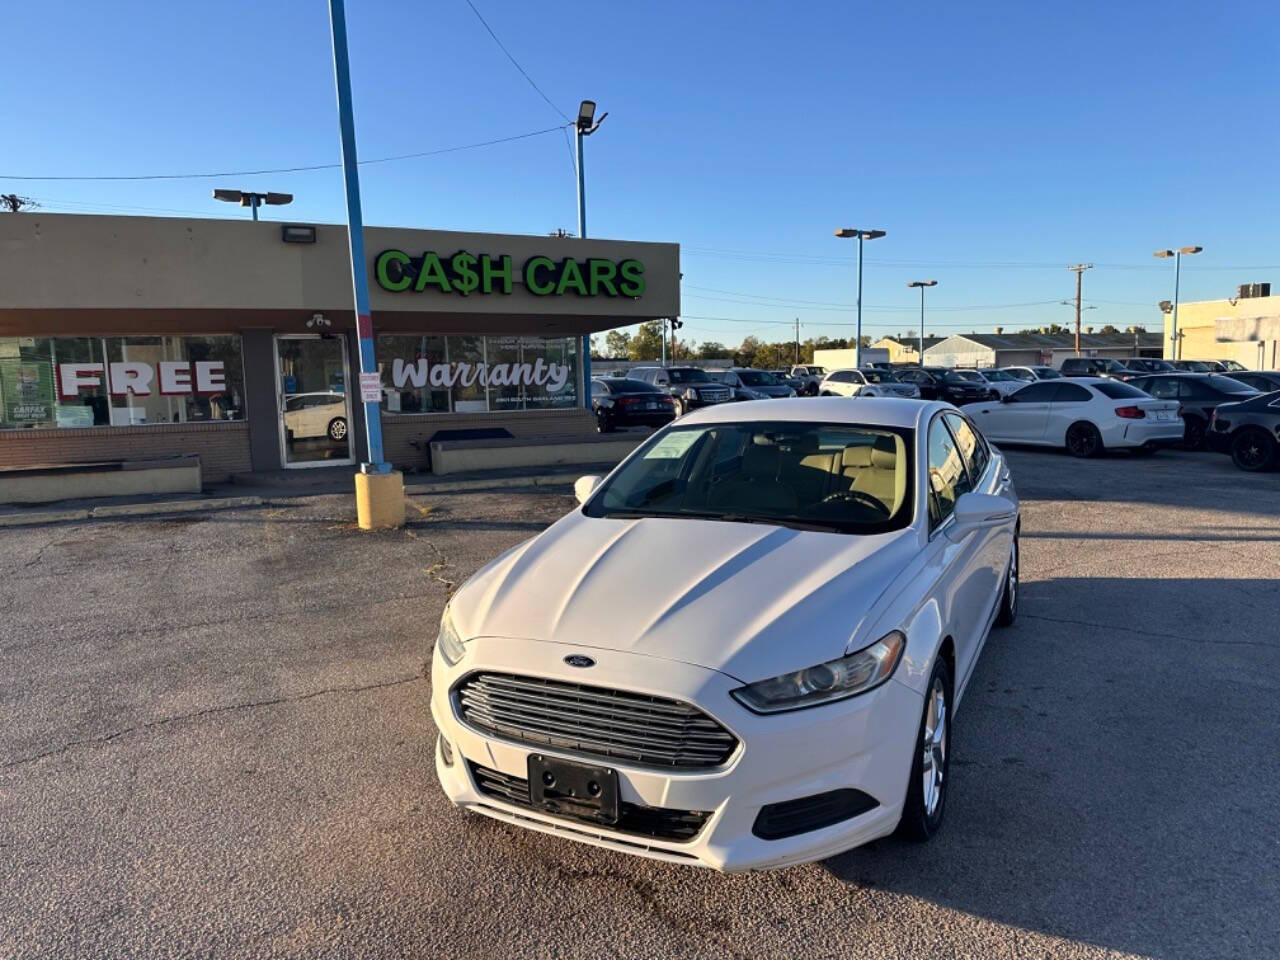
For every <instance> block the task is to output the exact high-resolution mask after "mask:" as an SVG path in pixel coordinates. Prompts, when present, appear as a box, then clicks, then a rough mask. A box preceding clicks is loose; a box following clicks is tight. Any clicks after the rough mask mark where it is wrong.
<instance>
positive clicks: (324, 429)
mask: <svg viewBox="0 0 1280 960" xmlns="http://www.w3.org/2000/svg"><path fill="white" fill-rule="evenodd" d="M284 428H285V430H286V431H288V436H289V437H290V438H291V439H294V440H307V439H311V438H312V437H328V438H329V439H330V440H333V441H334V442H335V443H337V442H341V441H343V440H346V439H347V399H346V397H345V396H343V395H342V394H341V393H295V394H292V395H291V396H288V397H285V401H284Z"/></svg>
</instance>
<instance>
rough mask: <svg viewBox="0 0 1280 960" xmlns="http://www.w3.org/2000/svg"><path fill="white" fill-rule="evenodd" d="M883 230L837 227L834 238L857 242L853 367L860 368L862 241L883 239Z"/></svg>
mask: <svg viewBox="0 0 1280 960" xmlns="http://www.w3.org/2000/svg"><path fill="white" fill-rule="evenodd" d="M884 235H885V232H884V231H883V230H864V229H862V228H861V227H838V228H837V229H836V237H837V238H838V239H841V240H857V241H858V330H857V339H856V340H855V341H854V350H853V365H854V366H855V367H858V368H859V369H861V367H862V241H864V240H878V239H879V238H880V237H883V236H884Z"/></svg>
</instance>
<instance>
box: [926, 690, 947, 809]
mask: <svg viewBox="0 0 1280 960" xmlns="http://www.w3.org/2000/svg"><path fill="white" fill-rule="evenodd" d="M920 750H921V754H920V769H921V772H922V776H923V778H924V781H923V784H922V786H923V788H924V789H923V797H924V812H925V813H926V814H927V815H928V816H930V817H932V816H933V815H934V814H935V813H937V812H938V807H940V806H941V805H942V791H943V782H942V780H943V776H944V775H945V773H946V768H947V762H946V761H947V691H946V689H945V688H944V687H943V685H942V678H941V677H934V679H933V684H932V686H930V688H929V708H928V710H927V711H926V713H925V719H924V737H923V739H922V743H921V745H920Z"/></svg>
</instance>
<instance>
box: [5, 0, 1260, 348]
mask: <svg viewBox="0 0 1280 960" xmlns="http://www.w3.org/2000/svg"><path fill="white" fill-rule="evenodd" d="M474 2H475V3H476V5H477V7H478V9H479V10H480V11H481V12H482V13H483V14H484V15H485V17H486V18H487V19H488V21H489V23H490V24H491V26H492V27H493V29H494V30H495V32H496V33H497V34H498V36H499V37H501V38H502V40H503V42H504V43H505V44H506V46H507V47H508V49H509V50H510V51H511V52H512V54H513V55H514V56H515V57H516V59H517V60H519V61H520V63H521V65H522V66H523V67H524V68H525V70H526V71H527V72H528V73H529V74H530V75H531V76H532V77H533V79H534V80H535V81H536V82H537V83H538V85H539V86H540V87H541V89H542V90H544V91H545V92H546V94H547V96H548V97H549V98H550V99H551V100H552V101H553V102H554V103H555V104H556V105H557V106H558V107H559V108H560V110H563V111H564V113H566V114H569V115H572V114H573V113H575V112H576V105H577V103H578V101H579V100H580V99H582V98H583V97H593V98H594V99H596V100H597V101H598V102H599V104H600V109H601V110H602V111H603V110H608V111H609V118H608V120H606V121H605V124H604V126H603V127H602V128H601V130H600V131H599V133H597V134H596V135H595V136H593V137H592V138H591V139H590V140H588V142H587V148H588V153H587V161H586V172H587V178H588V209H589V219H588V226H589V232H590V234H591V235H593V236H608V237H619V238H631V239H646V240H668V241H676V242H679V243H680V244H681V245H682V247H683V265H684V273H685V288H684V300H683V304H684V312H685V315H686V318H687V320H686V328H685V330H683V331H682V333H683V334H684V335H685V336H686V337H687V338H689V339H693V340H720V341H724V342H727V343H731V344H732V343H737V342H738V341H739V340H740V339H741V338H742V337H743V336H744V335H747V334H753V335H756V336H762V337H768V338H771V339H785V338H787V337H788V336H789V335H790V331H789V329H788V328H787V327H786V326H784V325H783V323H784V322H785V323H790V322H791V321H792V320H793V318H795V317H799V318H800V319H801V322H802V324H803V328H802V334H803V335H806V336H809V335H822V334H826V335H834V336H844V335H849V333H850V332H851V329H852V327H851V324H852V321H853V311H852V308H851V306H848V305H849V304H851V303H852V301H853V297H854V293H853V291H854V271H853V261H852V254H853V245H852V244H851V243H850V242H849V241H838V240H836V239H834V238H833V237H832V230H833V229H834V228H835V227H837V226H842V225H852V226H864V227H876V228H881V229H884V230H886V231H888V236H887V237H885V238H884V239H881V240H877V241H874V242H873V243H870V244H868V245H867V261H868V262H867V269H866V278H865V288H864V312H863V316H864V331H865V332H868V333H872V334H880V333H885V332H895V331H905V330H906V329H908V328H914V327H916V325H917V323H918V317H917V313H916V311H917V310H918V299H917V292H916V291H914V290H909V289H908V288H907V287H906V282H907V281H908V280H911V279H920V278H933V279H937V280H938V283H939V285H938V286H937V287H936V288H934V289H933V290H931V291H930V292H929V310H928V321H927V324H928V327H929V329H930V332H935V333H951V332H963V331H964V330H990V329H991V328H992V327H994V326H998V325H999V326H1004V327H1006V328H1010V329H1016V328H1019V327H1023V326H1034V325H1040V324H1044V323H1049V322H1054V321H1057V322H1064V323H1065V322H1068V321H1069V320H1070V319H1071V317H1072V311H1071V309H1070V308H1068V307H1066V306H1062V305H1060V304H1058V303H1057V302H1056V301H1058V300H1061V299H1069V298H1070V297H1071V296H1073V295H1074V286H1073V284H1074V277H1073V275H1072V274H1071V273H1069V272H1068V271H1067V270H1066V266H1067V265H1068V264H1070V263H1075V262H1080V261H1092V262H1094V263H1095V264H1097V266H1096V268H1095V269H1093V270H1091V271H1089V272H1088V273H1087V274H1086V275H1085V300H1086V302H1087V303H1090V304H1093V305H1095V307H1096V309H1093V310H1090V311H1088V312H1087V313H1085V315H1084V317H1085V320H1084V322H1085V323H1086V324H1092V325H1095V326H1101V325H1103V324H1106V323H1113V324H1116V325H1117V326H1124V325H1127V324H1130V323H1145V324H1147V325H1148V326H1149V327H1150V328H1155V327H1156V326H1157V325H1158V322H1159V312H1158V310H1157V309H1156V308H1155V306H1154V304H1155V303H1156V302H1157V301H1158V300H1161V299H1165V298H1168V297H1169V296H1171V294H1172V284H1173V278H1172V268H1171V266H1169V265H1167V264H1163V263H1161V262H1159V261H1156V260H1154V259H1153V258H1152V256H1151V252H1152V251H1153V250H1155V249H1157V248H1159V247H1166V246H1179V245H1184V244H1193V243H1194V244H1201V245H1203V246H1204V247H1205V252H1204V253H1203V254H1200V255H1199V256H1197V257H1194V258H1189V259H1188V260H1186V261H1185V263H1184V270H1183V287H1182V293H1183V299H1184V300H1191V299H1206V298H1216V297H1221V296H1226V295H1229V294H1230V293H1232V292H1233V291H1234V288H1235V285H1236V284H1237V283H1241V282H1245V281H1255V280H1275V281H1277V282H1280V231H1278V230H1277V225H1278V223H1280V217H1278V214H1280V199H1278V195H1277V190H1276V171H1277V168H1278V166H1280V164H1278V157H1280V133H1277V124H1276V122H1275V105H1276V103H1277V102H1278V99H1280V98H1278V95H1280V76H1278V74H1277V71H1276V70H1275V68H1274V64H1275V63H1276V60H1277V55H1278V54H1280V51H1278V50H1277V45H1278V44H1277V40H1278V39H1280V28H1277V25H1276V18H1275V17H1274V16H1272V15H1271V14H1270V13H1269V12H1268V11H1267V10H1266V8H1265V6H1264V5H1262V4H1258V3H1253V4H1236V3H1230V2H1226V3H1215V4H1191V3H1185V2H1184V3H1176V2H1175V3H1172V4H1170V3H1167V2H1166V3H1123V4H1117V3H1079V4H1074V5H1067V4H1058V5H1052V6H1050V5H1046V4H1036V3H1025V2H1023V3H1007V4H992V3H974V4H964V5H960V4H937V5H931V4H923V3H899V4H872V3H850V2H830V3H829V2H813V3H809V4H797V3H794V2H792V3H764V2H753V3H728V2H722V3H712V2H688V0H686V2H683V3H670V2H666V0H659V2H650V3H646V4H621V3H598V2H596V3H590V2H577V0H574V2H553V0H546V2H542V3H536V4H531V3H527V2H516V0H474ZM347 7H348V20H349V24H350V31H351V48H352V49H351V60H352V71H353V84H354V91H355V94H354V95H355V101H356V113H357V133H358V139H359V150H360V155H361V157H362V159H372V158H376V157H382V156H387V155H392V154H400V153H409V152H416V151H426V150H434V149H441V148H446V147H452V146H458V145H463V144H470V143H475V142H478V141H483V140H491V139H496V138H500V137H507V136H512V135H516V134H522V133H527V132H531V131H536V130H541V129H545V128H549V127H553V126H555V125H556V124H558V123H562V122H563V121H562V119H561V117H560V116H559V114H558V113H557V112H556V111H555V110H554V109H553V108H552V107H551V106H549V105H548V104H547V103H546V102H544V100H543V99H542V98H541V97H540V96H539V95H538V93H537V92H535V91H534V90H533V89H531V88H530V86H529V85H528V84H527V83H526V81H525V80H524V78H522V77H521V76H520V74H519V73H518V72H517V71H516V70H515V68H514V67H513V66H512V65H511V63H510V62H509V61H508V60H507V59H506V57H505V56H504V55H503V53H502V51H501V50H500V49H499V48H498V47H497V46H496V45H495V44H494V42H493V40H492V39H491V38H490V37H489V35H488V34H487V33H486V32H485V30H484V28H483V27H482V26H481V24H480V22H479V21H478V20H477V19H476V17H475V15H474V14H473V13H472V11H471V9H470V8H469V7H468V5H467V3H466V2H465V0H435V2H432V3H416V2H412V0H399V2H394V3H393V2H389V0H348V4H347ZM6 34H7V36H9V37H10V38H14V37H17V38H20V40H19V41H18V42H7V43H6V47H5V55H4V57H3V58H0V85H2V86H3V89H5V90H6V91H8V92H9V95H8V96H7V97H6V98H5V101H4V104H3V106H0V118H3V121H4V129H5V134H6V135H5V137H4V138H3V141H0V142H2V143H3V149H0V192H6V193H7V192H10V191H16V192H19V193H22V194H26V195H30V196H33V197H36V198H39V199H40V201H41V203H42V204H43V206H44V208H45V209H48V210H55V211H56V210H63V211H76V212H104V213H140V214H141V213H156V214H161V215H166V214H167V215H182V214H189V215H200V216H215V217H228V216H231V217H234V216H239V215H242V214H245V213H247V211H241V210H240V209H239V208H236V207H230V206H227V205H225V204H219V203H216V202H214V201H213V200H212V199H211V198H210V195H209V194H210V190H211V189H212V188H213V187H214V186H224V187H244V188H253V189H263V190H265V189H271V190H282V191H288V192H292V193H293V194H294V195H295V196H296V200H295V203H294V204H293V206H292V207H290V208H288V218H289V219H293V220H304V221H305V220H314V221H340V220H342V219H343V217H344V207H343V200H342V191H341V180H340V176H339V174H338V173H337V172H336V171H332V170H326V171H313V172H303V173H291V174H278V175H270V176H252V177H248V176H242V177H235V178H223V179H219V180H216V181H213V180H165V181H134V182H108V183H102V182H98V183H93V182H75V181H62V182H40V181H35V182H24V181H18V180H13V179H6V177H7V176H9V175H22V174H26V175H65V176H74V175H130V174H151V173H184V172H196V173H198V172H217V171H237V170H247V169H261V168H273V167H285V166H295V165H307V164H321V163H327V162H334V161H336V160H337V159H338V157H339V153H338V138H337V120H336V107H335V101H334V93H333V74H332V63H331V51H330V46H329V43H330V41H329V25H328V16H327V4H326V3H324V2H322V0H306V2H304V0H278V2H272V3H260V2H259V3H250V2H243V3H242V2H233V0H221V2H219V3H216V4H174V3H170V2H165V3H161V2H147V3H142V2H116V3H111V4H105V3H99V2H87V0H85V2H79V3H68V2H58V0H45V2H41V3H38V4H36V3H26V2H19V0H14V2H12V3H10V4H9V5H7V10H6ZM361 182H362V189H363V191H364V201H365V220H366V222H367V223H370V224H396V225H405V226H414V227H437V228H443V229H469V230H493V231H502V232H514V233H544V232H548V231H550V230H553V229H555V228H557V227H565V228H568V229H572V228H573V227H574V226H575V217H576V214H575V202H574V180H573V169H572V160H571V154H570V151H569V149H568V146H567V144H566V142H565V139H564V137H563V135H562V134H561V133H560V132H558V131H553V132H551V133H547V134H540V135H538V136H533V137H529V138H526V139H522V140H518V141H514V142H511V143H506V144H502V145H498V146H492V147H487V148H484V149H477V150H468V151H461V152H457V153H451V154H445V155H440V156H435V157H429V158H423V159H418V160H412V161H404V162H397V163H386V164H379V165H374V166H368V167H365V168H364V169H363V171H362V175H361ZM269 215H275V213H274V212H272V213H270V214H269ZM1249 268H1252V269H1249ZM1011 304H1019V305H1022V304H1025V306H1007V305H1011Z"/></svg>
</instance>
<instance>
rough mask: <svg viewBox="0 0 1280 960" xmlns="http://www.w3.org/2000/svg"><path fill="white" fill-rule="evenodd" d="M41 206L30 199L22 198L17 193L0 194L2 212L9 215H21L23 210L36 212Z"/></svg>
mask: <svg viewBox="0 0 1280 960" xmlns="http://www.w3.org/2000/svg"><path fill="white" fill-rule="evenodd" d="M39 206H40V204H38V203H36V202H35V201H34V200H32V199H31V198H30V197H20V196H18V195H17V194H16V193H0V210H4V211H6V212H8V213H21V212H22V211H23V210H35V209H37V208H38V207H39Z"/></svg>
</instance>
